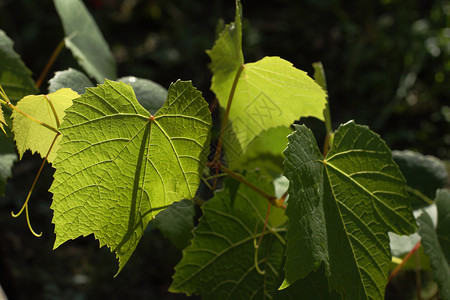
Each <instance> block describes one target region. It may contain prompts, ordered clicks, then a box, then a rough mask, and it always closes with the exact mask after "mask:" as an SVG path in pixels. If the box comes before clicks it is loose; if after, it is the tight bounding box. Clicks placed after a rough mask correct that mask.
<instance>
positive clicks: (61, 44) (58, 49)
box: [36, 40, 65, 88]
mask: <svg viewBox="0 0 450 300" xmlns="http://www.w3.org/2000/svg"><path fill="white" fill-rule="evenodd" d="M64 45H65V40H62V41H61V42H59V44H58V46H56V48H55V50H54V51H53V53H52V56H51V57H50V59H49V60H48V62H47V64H46V65H45V67H44V70H42V73H41V75H40V76H39V78H38V80H36V87H37V88H40V86H41V85H42V82H43V81H44V79H45V77H46V76H47V74H48V71H49V70H50V68H51V67H52V66H53V64H54V63H55V60H56V58H57V57H58V55H59V53H60V52H61V50H62V48H63V47H64Z"/></svg>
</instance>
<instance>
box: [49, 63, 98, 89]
mask: <svg viewBox="0 0 450 300" xmlns="http://www.w3.org/2000/svg"><path fill="white" fill-rule="evenodd" d="M49 83H50V85H49V86H48V91H49V92H50V93H54V92H56V91H57V90H59V89H62V88H70V89H72V90H73V91H75V92H77V93H78V94H80V95H82V94H84V93H85V92H86V88H87V87H92V86H94V84H93V83H92V82H91V81H90V80H89V78H88V77H87V76H86V75H84V73H82V72H80V71H78V70H75V69H72V68H69V69H67V70H64V71H58V72H56V73H55V76H53V78H52V79H50V80H49Z"/></svg>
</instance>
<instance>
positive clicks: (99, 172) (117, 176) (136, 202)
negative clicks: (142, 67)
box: [50, 80, 211, 272]
mask: <svg viewBox="0 0 450 300" xmlns="http://www.w3.org/2000/svg"><path fill="white" fill-rule="evenodd" d="M210 127H211V114H210V112H209V109H208V105H207V103H206V102H205V101H204V100H203V98H202V96H201V93H200V92H199V91H197V90H196V89H195V88H194V87H193V86H192V84H191V83H190V82H181V81H177V82H176V83H175V84H172V85H171V86H170V89H169V94H168V97H167V100H166V103H165V104H164V106H163V107H162V108H161V109H160V110H159V111H158V112H157V113H156V114H155V115H154V116H152V115H150V114H149V113H148V112H147V111H146V110H145V109H144V108H143V107H142V106H141V105H140V104H139V103H138V101H137V100H136V97H135V94H134V92H133V89H132V88H131V86H129V85H127V84H125V83H122V82H113V81H109V80H106V81H105V84H102V85H99V86H98V87H96V88H87V89H86V93H85V94H83V95H82V96H81V97H80V98H78V99H76V100H74V102H73V105H72V106H71V107H70V108H69V109H67V111H66V117H65V118H64V121H63V123H62V124H61V128H60V131H61V133H62V134H63V138H62V140H61V144H60V146H61V148H60V150H59V151H58V156H57V158H56V160H55V163H54V167H55V168H56V172H55V175H54V177H55V180H54V182H53V184H52V186H51V188H50V191H51V192H52V193H53V194H54V197H53V203H52V206H51V208H52V209H53V210H54V215H53V223H54V224H55V233H56V241H55V245H54V247H55V248H56V247H58V246H59V245H61V244H62V243H64V242H65V241H67V240H70V239H75V238H77V237H78V236H86V235H89V234H91V233H93V234H94V236H95V238H96V239H98V240H99V242H100V246H103V245H107V246H108V247H109V248H110V249H111V251H114V252H115V253H116V257H117V258H118V259H119V272H120V270H121V269H122V268H123V266H124V265H125V263H126V262H127V261H128V259H129V258H130V256H131V254H132V253H133V251H134V249H135V248H136V246H137V244H138V242H139V239H140V238H141V236H142V234H143V231H144V229H145V227H146V226H147V223H148V222H149V221H150V220H151V219H153V218H154V217H155V215H156V214H157V213H158V212H160V211H162V210H164V209H165V208H167V207H168V206H169V205H170V204H172V203H173V202H174V201H180V200H182V199H183V198H185V199H191V198H192V197H193V196H194V194H195V191H196V189H197V187H198V184H199V181H200V175H199V174H200V171H201V170H202V168H203V163H204V161H205V159H206V152H205V151H204V148H205V146H206V145H209V130H210ZM207 148H208V147H207ZM208 150H209V148H208Z"/></svg>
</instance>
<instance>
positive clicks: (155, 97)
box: [118, 76, 167, 114]
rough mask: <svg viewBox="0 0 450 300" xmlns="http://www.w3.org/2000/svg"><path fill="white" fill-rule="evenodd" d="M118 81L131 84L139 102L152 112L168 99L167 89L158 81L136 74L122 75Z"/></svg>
mask: <svg viewBox="0 0 450 300" xmlns="http://www.w3.org/2000/svg"><path fill="white" fill-rule="evenodd" d="M118 81H122V82H124V83H126V84H129V85H131V86H132V87H133V90H134V93H135V94H136V98H137V99H138V100H139V103H140V104H141V105H142V106H143V107H144V108H145V109H146V110H148V111H149V112H150V113H151V114H154V113H155V112H156V111H158V109H160V108H161V106H163V104H164V102H165V101H166V98H167V90H166V89H165V88H163V87H162V86H161V85H159V84H157V83H156V82H153V81H151V80H148V79H143V78H136V77H134V76H127V77H122V78H119V79H118Z"/></svg>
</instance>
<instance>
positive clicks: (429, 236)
mask: <svg viewBox="0 0 450 300" xmlns="http://www.w3.org/2000/svg"><path fill="white" fill-rule="evenodd" d="M417 222H418V224H419V233H420V235H421V236H422V245H423V249H424V251H425V253H426V254H427V255H428V256H429V257H430V263H431V269H432V270H433V275H434V277H435V279H436V281H437V283H438V285H439V296H440V297H441V298H442V299H450V267H449V265H448V262H447V260H446V259H445V256H444V253H443V252H442V248H441V246H440V244H439V240H438V236H437V234H436V231H435V229H434V226H433V222H432V220H431V218H430V216H429V215H428V213H426V212H424V213H423V214H422V215H421V216H420V217H419V218H418V219H417Z"/></svg>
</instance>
